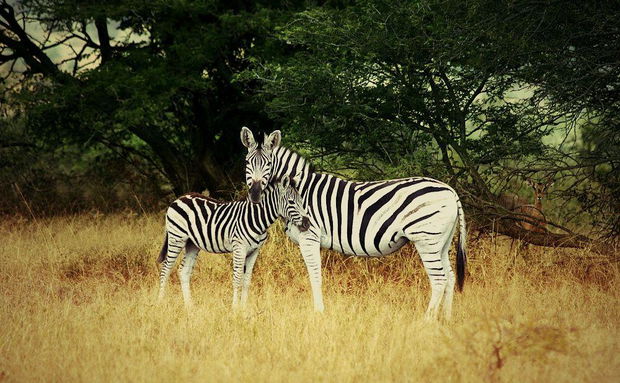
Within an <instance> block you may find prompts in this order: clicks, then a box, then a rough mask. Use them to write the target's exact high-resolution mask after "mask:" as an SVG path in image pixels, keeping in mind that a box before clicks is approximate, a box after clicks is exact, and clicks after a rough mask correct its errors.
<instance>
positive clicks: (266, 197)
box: [246, 189, 278, 231]
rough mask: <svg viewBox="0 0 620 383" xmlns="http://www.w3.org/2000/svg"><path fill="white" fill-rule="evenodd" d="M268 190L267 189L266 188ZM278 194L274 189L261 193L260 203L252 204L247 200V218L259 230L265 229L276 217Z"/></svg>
mask: <svg viewBox="0 0 620 383" xmlns="http://www.w3.org/2000/svg"><path fill="white" fill-rule="evenodd" d="M268 190H269V189H268ZM277 197H278V195H277V193H276V191H275V190H269V191H267V192H266V193H265V194H263V198H262V200H261V202H260V203H258V204H253V203H252V202H249V201H247V202H246V203H247V204H248V205H247V206H248V214H249V218H250V219H252V221H253V222H254V224H255V225H256V226H257V227H258V228H260V229H261V230H265V231H266V230H267V229H268V228H269V226H271V225H272V224H273V223H274V222H275V221H276V219H278V203H277V201H278V199H277Z"/></svg>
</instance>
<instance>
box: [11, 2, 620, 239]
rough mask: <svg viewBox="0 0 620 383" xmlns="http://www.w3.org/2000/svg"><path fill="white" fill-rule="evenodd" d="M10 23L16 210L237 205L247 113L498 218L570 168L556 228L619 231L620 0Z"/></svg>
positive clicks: (188, 10)
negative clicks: (212, 200)
mask: <svg viewBox="0 0 620 383" xmlns="http://www.w3.org/2000/svg"><path fill="white" fill-rule="evenodd" d="M0 26H1V27H0V65H1V67H0V69H1V70H0V73H1V74H2V76H3V81H2V84H1V89H0V90H1V91H2V96H1V97H2V98H1V100H0V101H1V103H2V107H1V109H2V119H1V120H0V193H2V196H3V197H2V199H1V200H0V209H1V210H2V211H3V212H6V213H12V212H15V211H22V212H28V211H29V210H32V212H33V214H46V213H58V212H72V211H77V210H83V209H98V210H114V209H118V208H123V207H130V208H132V209H143V210H151V209H159V208H161V207H162V206H164V205H165V204H166V203H167V202H168V201H169V200H170V199H171V198H173V196H174V195H178V194H181V193H184V192H188V191H199V192H200V191H205V190H206V191H208V193H210V194H211V195H213V196H215V197H220V198H227V199H229V198H233V197H234V196H236V195H237V194H238V193H239V191H240V190H242V189H243V184H242V181H243V176H242V172H243V166H242V164H243V151H242V146H241V143H240V140H239V130H240V128H241V127H242V126H248V127H250V128H251V129H252V130H254V131H255V132H268V131H271V130H273V129H281V130H282V131H283V138H284V140H285V144H286V145H290V146H292V147H294V148H295V149H297V150H298V151H301V152H302V153H304V154H305V155H307V156H308V157H309V158H311V159H312V161H313V162H314V163H315V165H317V166H318V167H319V168H320V169H322V170H324V171H329V172H334V173H337V174H342V175H345V176H346V177H350V178H356V179H382V178H388V177H401V176H412V175H423V176H431V177H435V178H439V179H441V180H444V181H446V182H448V183H450V184H452V185H453V186H454V187H455V188H456V189H457V190H458V191H459V194H460V195H461V197H462V199H463V200H464V202H465V204H466V208H467V211H468V215H469V216H470V217H472V218H474V219H475V221H476V222H478V225H479V226H481V227H484V226H493V225H496V223H497V222H498V220H500V221H501V220H502V219H503V218H506V216H509V215H511V212H510V211H507V210H506V208H505V206H502V205H501V203H500V201H501V198H500V196H502V195H503V194H504V195H505V193H506V192H508V191H511V192H513V193H515V194H519V195H520V196H521V197H526V198H530V200H531V201H532V204H533V203H534V201H533V199H531V198H532V192H531V191H529V189H528V188H527V187H525V181H527V180H531V181H535V182H549V183H550V181H551V180H555V183H554V186H553V187H552V188H551V189H550V192H551V193H550V197H551V199H550V200H549V201H546V202H545V204H547V206H548V208H551V207H553V209H548V210H549V211H545V215H546V216H547V219H548V221H549V222H550V226H549V229H550V230H552V231H556V232H557V233H564V234H566V233H568V234H570V233H571V232H572V231H576V232H580V233H582V234H589V235H591V236H618V234H620V214H618V212H619V211H620V170H619V169H620V129H619V119H620V93H619V91H620V50H619V49H618V47H620V18H618V17H617V9H616V7H615V4H614V2H595V1H593V2H570V1H544V2H540V1H496V0H474V1H467V2H463V1H461V0H419V1H405V0H402V1H401V0H396V1H394V0H366V1H295V0H293V1H208V0H205V1H193V0H184V1H167V0H156V1H143V0H115V1H106V2H100V1H91V0H54V1H51V0H49V1H48V0H44V1H39V0H37V1H33V0H24V1H5V0H3V1H2V2H1V3H0ZM28 214H29V213H28ZM512 218H513V221H514V220H515V219H518V217H512ZM508 231H510V230H508Z"/></svg>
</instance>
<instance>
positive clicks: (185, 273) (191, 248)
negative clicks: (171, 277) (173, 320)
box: [179, 241, 200, 310]
mask: <svg viewBox="0 0 620 383" xmlns="http://www.w3.org/2000/svg"><path fill="white" fill-rule="evenodd" d="M199 250H200V249H199V248H198V247H197V246H196V245H194V244H193V243H192V242H191V241H188V242H187V245H185V256H184V257H183V262H182V263H181V267H180V268H179V280H180V281H181V290H182V291H183V302H184V303H185V308H186V309H188V310H189V309H190V308H191V307H192V306H193V302H192V293H191V290H190V287H189V281H190V279H191V277H192V272H193V271H194V265H195V264H196V257H197V256H198V251H199Z"/></svg>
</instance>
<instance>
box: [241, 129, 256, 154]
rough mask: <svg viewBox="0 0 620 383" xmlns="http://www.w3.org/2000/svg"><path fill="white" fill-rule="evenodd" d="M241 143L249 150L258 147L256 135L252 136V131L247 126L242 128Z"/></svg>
mask: <svg viewBox="0 0 620 383" xmlns="http://www.w3.org/2000/svg"><path fill="white" fill-rule="evenodd" d="M241 143H242V144H243V146H245V147H246V148H248V149H252V148H254V147H256V141H255V140H254V134H252V131H251V130H250V129H248V128H247V127H245V126H244V127H243V128H241Z"/></svg>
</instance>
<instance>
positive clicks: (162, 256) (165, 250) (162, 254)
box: [157, 233, 168, 263]
mask: <svg viewBox="0 0 620 383" xmlns="http://www.w3.org/2000/svg"><path fill="white" fill-rule="evenodd" d="M166 254H168V233H166V237H165V238H164V245H163V246H162V247H161V251H160V252H159V257H158V258H157V263H162V262H163V261H164V259H166Z"/></svg>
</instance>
